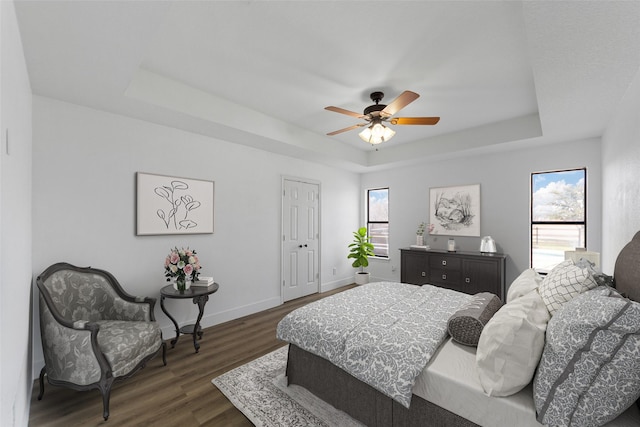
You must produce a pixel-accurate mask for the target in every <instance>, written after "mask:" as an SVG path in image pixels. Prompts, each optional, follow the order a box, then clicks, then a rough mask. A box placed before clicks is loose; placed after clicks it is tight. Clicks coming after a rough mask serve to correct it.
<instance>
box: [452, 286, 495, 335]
mask: <svg viewBox="0 0 640 427" xmlns="http://www.w3.org/2000/svg"><path fill="white" fill-rule="evenodd" d="M501 306H502V301H500V298H498V296H497V295H494V294H492V293H490V292H482V293H479V294H476V295H474V296H473V299H472V300H471V301H469V302H468V303H466V304H465V305H464V306H462V307H461V308H460V309H459V310H458V311H456V312H455V313H453V315H452V316H451V317H450V318H449V322H448V323H447V328H448V330H449V335H451V338H452V339H453V340H454V341H455V342H457V343H460V344H463V345H469V346H474V347H475V346H477V345H478V340H479V339H480V334H481V333H482V329H483V328H484V325H486V324H487V322H488V321H489V320H490V319H491V318H492V317H493V315H494V314H495V313H496V311H498V310H499V309H500V307H501Z"/></svg>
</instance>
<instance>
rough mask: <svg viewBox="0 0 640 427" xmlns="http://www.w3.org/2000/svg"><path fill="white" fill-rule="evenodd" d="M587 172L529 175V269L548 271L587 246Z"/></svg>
mask: <svg viewBox="0 0 640 427" xmlns="http://www.w3.org/2000/svg"><path fill="white" fill-rule="evenodd" d="M586 190H587V169H586V168H581V169H571V170H561V171H551V172H535V173H532V174H531V267H533V268H535V269H538V270H541V271H549V270H551V269H552V268H553V267H554V266H556V265H557V264H559V263H560V262H562V261H564V251H571V250H574V249H575V248H586V245H587V237H586V236H587V230H586V229H587V208H586V206H587V196H586V194H587V191H586Z"/></svg>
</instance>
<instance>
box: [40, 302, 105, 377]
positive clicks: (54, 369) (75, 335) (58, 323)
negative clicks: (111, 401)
mask: <svg viewBox="0 0 640 427" xmlns="http://www.w3.org/2000/svg"><path fill="white" fill-rule="evenodd" d="M40 304H41V309H40V329H41V331H42V333H41V336H42V350H43V354H44V358H45V366H46V369H47V375H48V376H49V381H50V382H52V383H57V382H58V383H59V382H70V383H74V384H81V385H87V384H92V383H95V382H96V381H99V380H100V378H101V375H102V372H103V371H104V370H105V367H108V362H107V360H106V358H105V357H104V355H103V354H102V352H100V350H99V346H98V338H97V337H98V331H99V330H100V326H99V325H98V324H97V323H94V322H87V321H85V320H80V321H76V322H69V321H68V320H66V319H64V318H62V316H60V315H59V314H58V313H56V312H55V311H52V310H50V309H49V307H48V306H47V304H46V298H45V297H43V295H42V294H41V295H40ZM78 366H81V367H82V369H78Z"/></svg>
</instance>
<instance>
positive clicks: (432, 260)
mask: <svg viewBox="0 0 640 427" xmlns="http://www.w3.org/2000/svg"><path fill="white" fill-rule="evenodd" d="M429 267H430V268H431V269H437V270H460V268H461V267H462V262H461V260H460V258H458V257H453V256H447V255H435V256H434V255H432V256H430V257H429Z"/></svg>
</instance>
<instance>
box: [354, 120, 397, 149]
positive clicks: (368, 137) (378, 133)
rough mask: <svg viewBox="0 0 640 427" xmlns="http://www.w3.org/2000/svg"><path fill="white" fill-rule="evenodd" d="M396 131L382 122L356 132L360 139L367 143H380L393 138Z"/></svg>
mask: <svg viewBox="0 0 640 427" xmlns="http://www.w3.org/2000/svg"><path fill="white" fill-rule="evenodd" d="M395 134H396V132H395V131H394V130H393V129H391V128H389V127H387V126H384V125H383V124H382V123H374V124H373V125H371V126H369V127H367V128H365V129H364V130H363V131H362V132H360V133H359V134H358V136H360V139H362V140H363V141H364V142H368V143H369V144H373V145H376V144H380V143H382V142H385V141H388V140H390V139H391V138H393V135H395Z"/></svg>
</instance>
